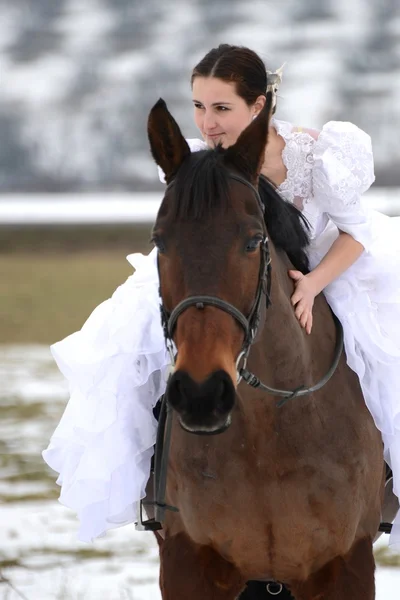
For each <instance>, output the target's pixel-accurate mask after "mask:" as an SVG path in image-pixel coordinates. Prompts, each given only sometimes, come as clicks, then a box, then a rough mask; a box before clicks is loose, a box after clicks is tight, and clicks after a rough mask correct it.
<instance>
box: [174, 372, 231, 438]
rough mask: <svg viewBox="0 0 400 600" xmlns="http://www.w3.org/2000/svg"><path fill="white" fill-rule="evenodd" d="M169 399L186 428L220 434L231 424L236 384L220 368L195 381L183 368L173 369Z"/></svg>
mask: <svg viewBox="0 0 400 600" xmlns="http://www.w3.org/2000/svg"><path fill="white" fill-rule="evenodd" d="M167 393H168V401H169V403H170V404H171V406H172V408H173V409H174V410H176V412H177V413H178V415H179V422H180V425H181V426H182V428H183V429H185V431H188V432H190V433H196V434H198V435H207V434H208V435H213V434H217V433H222V432H223V431H225V430H226V429H228V427H229V425H230V424H231V411H232V408H233V406H234V403H235V387H234V385H233V382H232V379H231V377H230V376H229V375H228V373H226V372H225V371H223V370H219V371H215V372H214V373H212V374H211V375H210V376H209V377H208V378H207V379H206V380H205V381H203V382H201V383H197V382H196V381H194V380H193V379H192V378H191V377H190V375H189V374H188V373H186V372H185V371H175V373H174V374H173V375H172V377H171V379H170V380H169V384H168V388H167Z"/></svg>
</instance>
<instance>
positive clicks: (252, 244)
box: [246, 235, 262, 252]
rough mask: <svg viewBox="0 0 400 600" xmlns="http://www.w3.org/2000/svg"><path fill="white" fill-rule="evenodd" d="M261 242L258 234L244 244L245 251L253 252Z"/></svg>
mask: <svg viewBox="0 0 400 600" xmlns="http://www.w3.org/2000/svg"><path fill="white" fill-rule="evenodd" d="M261 242H262V237H260V236H259V235H257V236H256V237H254V238H252V239H251V240H249V241H248V242H247V244H246V252H255V251H256V250H257V248H258V247H259V245H260V243H261Z"/></svg>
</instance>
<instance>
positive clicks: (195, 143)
mask: <svg viewBox="0 0 400 600" xmlns="http://www.w3.org/2000/svg"><path fill="white" fill-rule="evenodd" d="M186 141H187V143H188V144H189V148H190V150H191V152H199V151H200V150H206V149H207V148H208V146H207V144H206V143H205V142H203V140H199V139H198V138H190V139H187V140H186ZM158 176H159V178H160V181H161V183H165V173H164V171H163V170H162V169H161V167H158Z"/></svg>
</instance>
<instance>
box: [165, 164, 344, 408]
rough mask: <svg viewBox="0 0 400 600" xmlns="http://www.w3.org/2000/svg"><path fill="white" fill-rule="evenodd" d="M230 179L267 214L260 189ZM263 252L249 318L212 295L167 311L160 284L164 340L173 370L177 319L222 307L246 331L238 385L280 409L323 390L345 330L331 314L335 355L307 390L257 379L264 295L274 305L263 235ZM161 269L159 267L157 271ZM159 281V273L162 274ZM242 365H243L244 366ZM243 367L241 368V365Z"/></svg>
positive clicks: (191, 299)
mask: <svg viewBox="0 0 400 600" xmlns="http://www.w3.org/2000/svg"><path fill="white" fill-rule="evenodd" d="M229 178H230V179H234V180H236V181H239V182H240V183H242V184H243V185H245V186H246V187H248V188H250V189H251V190H252V192H253V193H254V195H255V198H256V200H257V203H258V205H259V207H260V210H261V212H262V213H264V205H263V202H262V200H261V197H260V194H259V192H258V190H257V189H256V188H255V187H254V185H252V184H251V183H250V182H249V181H247V180H246V179H244V177H241V176H240V175H237V174H236V173H232V172H230V173H229ZM173 185H174V180H172V181H171V182H170V183H169V184H168V186H167V190H166V191H168V190H169V189H170V188H171V187H172V186H173ZM260 251H261V260H260V270H259V275H258V284H257V290H256V294H255V298H254V302H253V305H252V308H251V310H250V313H249V316H248V317H246V316H245V315H244V314H243V313H242V312H241V311H240V310H238V309H237V308H236V307H235V306H233V304H231V303H230V302H227V301H226V300H222V299H221V298H218V296H209V295H197V296H189V297H188V298H185V299H184V300H182V301H181V302H180V303H179V304H178V305H177V306H176V307H175V308H174V309H173V310H172V312H168V311H167V309H166V308H165V306H164V303H163V300H162V296H161V283H160V312H161V323H162V327H163V331H164V338H165V343H166V347H167V350H168V352H169V355H170V358H171V369H173V368H174V366H175V353H174V343H173V339H172V338H173V334H174V330H175V327H176V324H177V321H178V318H179V317H180V315H181V314H182V313H184V312H185V311H186V310H187V309H188V308H192V307H195V308H197V309H198V310H202V309H204V308H205V307H206V306H213V307H215V308H219V309H220V310H223V311H224V312H226V313H228V314H229V315H231V316H232V317H233V318H234V319H235V320H236V322H237V323H238V324H239V325H240V326H241V327H242V329H243V331H244V339H243V343H242V347H241V349H240V352H239V355H238V357H237V359H236V372H237V383H239V382H240V381H241V380H242V379H243V381H244V382H245V383H247V384H248V385H250V386H251V387H254V388H260V389H262V390H263V391H265V392H268V393H269V394H271V395H273V396H280V397H282V400H280V401H279V402H278V407H281V406H283V405H284V404H285V403H286V402H287V401H288V400H291V399H292V398H296V397H298V396H305V395H307V394H310V393H312V392H316V391H318V390H319V389H321V388H322V387H323V386H324V385H325V384H326V383H327V382H328V381H329V379H330V378H331V377H332V375H333V374H334V372H335V371H336V368H337V366H338V364H339V361H340V357H341V354H342V351H343V328H342V326H341V323H340V321H339V320H338V319H337V317H336V316H335V314H334V313H332V316H333V319H334V322H335V325H336V331H337V336H336V345H335V352H334V359H333V362H332V365H331V367H330V369H329V371H328V372H327V373H326V375H325V376H324V377H323V378H322V379H321V380H320V381H319V382H318V383H317V384H315V385H313V386H310V387H306V386H304V385H302V386H299V387H298V388H296V389H294V390H280V389H276V388H272V387H270V386H268V385H266V384H264V383H262V382H261V381H260V379H259V378H258V377H256V376H255V375H254V374H253V373H251V372H250V371H248V370H247V369H246V366H247V360H248V357H249V354H250V349H251V346H252V345H253V343H254V340H255V339H256V337H257V332H258V330H259V327H260V322H261V309H262V299H263V296H265V299H266V308H267V309H268V308H269V307H270V306H271V297H270V296H271V255H270V250H269V245H268V237H267V235H265V236H264V238H263V240H262V241H261V244H260ZM157 268H158V259H157ZM158 270H159V268H158ZM159 279H160V272H159ZM241 363H242V365H241ZM240 365H241V366H240Z"/></svg>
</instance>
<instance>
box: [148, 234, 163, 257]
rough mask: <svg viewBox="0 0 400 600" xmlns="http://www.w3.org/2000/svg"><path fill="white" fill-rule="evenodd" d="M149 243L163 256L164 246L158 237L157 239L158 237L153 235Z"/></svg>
mask: <svg viewBox="0 0 400 600" xmlns="http://www.w3.org/2000/svg"><path fill="white" fill-rule="evenodd" d="M151 241H152V242H153V244H154V245H155V246H156V248H157V250H158V251H159V252H160V254H163V253H164V252H165V244H164V242H163V241H162V239H161V238H160V237H158V235H154V236H153V237H152V238H151Z"/></svg>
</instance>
